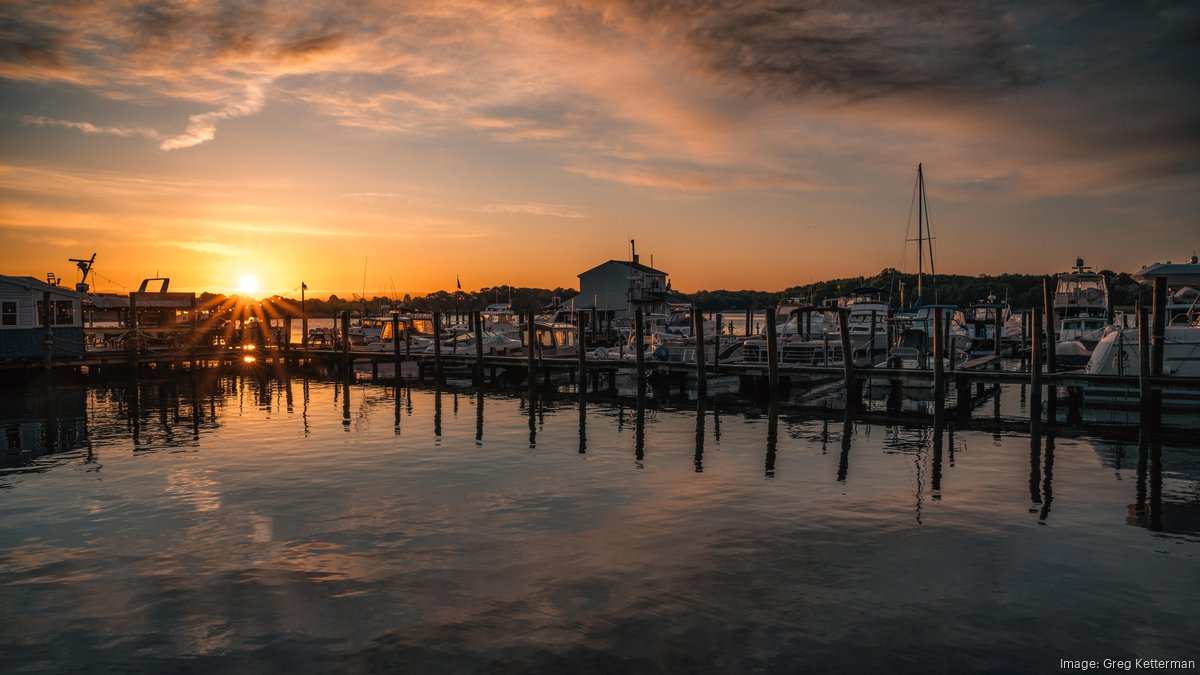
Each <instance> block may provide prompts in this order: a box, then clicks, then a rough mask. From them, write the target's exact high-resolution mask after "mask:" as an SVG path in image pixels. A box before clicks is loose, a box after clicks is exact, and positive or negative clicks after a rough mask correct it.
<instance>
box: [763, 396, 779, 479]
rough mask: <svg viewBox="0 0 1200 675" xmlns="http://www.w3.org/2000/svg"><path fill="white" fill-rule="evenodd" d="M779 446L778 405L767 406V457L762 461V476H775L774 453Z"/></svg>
mask: <svg viewBox="0 0 1200 675" xmlns="http://www.w3.org/2000/svg"><path fill="white" fill-rule="evenodd" d="M778 446H779V406H778V405H777V404H775V403H771V404H770V405H769V406H767V457H766V459H765V460H764V462H763V476H764V477H766V478H774V477H775V453H776V451H777V449H778Z"/></svg>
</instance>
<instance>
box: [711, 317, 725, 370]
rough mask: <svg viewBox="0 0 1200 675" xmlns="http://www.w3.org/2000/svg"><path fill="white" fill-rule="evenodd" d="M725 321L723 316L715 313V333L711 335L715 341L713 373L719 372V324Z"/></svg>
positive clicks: (721, 324)
mask: <svg viewBox="0 0 1200 675" xmlns="http://www.w3.org/2000/svg"><path fill="white" fill-rule="evenodd" d="M724 323H725V316H724V315H722V314H720V313H717V323H716V334H715V335H713V340H714V342H715V343H716V345H715V347H714V348H713V373H719V372H721V334H722V333H721V326H723V325H724Z"/></svg>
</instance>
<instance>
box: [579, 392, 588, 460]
mask: <svg viewBox="0 0 1200 675" xmlns="http://www.w3.org/2000/svg"><path fill="white" fill-rule="evenodd" d="M584 384H585V378H583V377H582V376H581V378H580V385H581V387H580V390H579V403H578V404H577V406H578V407H579V454H581V455H585V454H587V392H586V391H585V389H586V388H585V387H584V386H583V385H584Z"/></svg>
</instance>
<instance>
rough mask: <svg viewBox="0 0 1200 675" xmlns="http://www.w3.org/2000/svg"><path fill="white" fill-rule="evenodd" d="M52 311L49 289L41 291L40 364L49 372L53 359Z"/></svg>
mask: <svg viewBox="0 0 1200 675" xmlns="http://www.w3.org/2000/svg"><path fill="white" fill-rule="evenodd" d="M53 320H54V312H52V311H51V310H50V291H42V365H43V367H44V368H45V369H46V372H47V373H49V372H50V364H51V363H52V361H53V359H54V327H53V326H52V325H51V322H52V321H53Z"/></svg>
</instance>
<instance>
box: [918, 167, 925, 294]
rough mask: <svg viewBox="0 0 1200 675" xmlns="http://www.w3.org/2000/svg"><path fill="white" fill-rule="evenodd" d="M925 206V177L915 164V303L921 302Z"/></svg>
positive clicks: (923, 268)
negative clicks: (923, 210) (923, 209)
mask: <svg viewBox="0 0 1200 675" xmlns="http://www.w3.org/2000/svg"><path fill="white" fill-rule="evenodd" d="M924 205H925V175H924V174H923V173H922V170H921V164H920V163H918V164H917V303H920V302H921V276H922V275H923V274H924V272H925V247H924V245H923V244H924V242H923V239H924V238H925V234H924V229H923V227H924V222H925V218H924V216H923V214H922V210H921V208H922V207H923V206H924Z"/></svg>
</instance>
